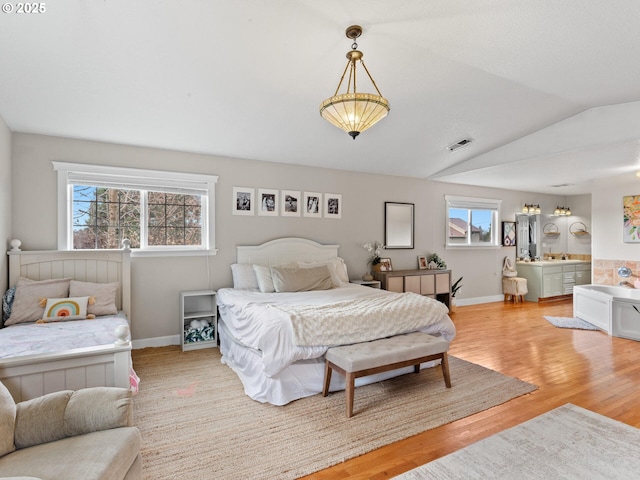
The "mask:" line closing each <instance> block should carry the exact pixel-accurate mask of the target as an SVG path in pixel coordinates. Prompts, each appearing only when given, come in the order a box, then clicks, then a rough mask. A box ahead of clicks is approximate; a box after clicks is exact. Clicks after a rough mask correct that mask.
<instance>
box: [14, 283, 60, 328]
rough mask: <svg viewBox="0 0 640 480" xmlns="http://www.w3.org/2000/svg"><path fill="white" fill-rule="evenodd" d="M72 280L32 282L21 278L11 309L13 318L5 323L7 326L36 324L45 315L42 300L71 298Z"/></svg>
mask: <svg viewBox="0 0 640 480" xmlns="http://www.w3.org/2000/svg"><path fill="white" fill-rule="evenodd" d="M70 282H71V279H70V278H55V279H51V280H39V281H36V280H30V279H28V278H22V277H21V278H19V279H18V283H17V285H16V295H15V297H14V299H13V306H12V307H11V316H10V317H9V319H8V320H7V321H6V322H4V324H5V326H8V325H15V324H16V323H25V322H35V321H36V320H38V319H40V318H42V316H43V315H44V306H40V304H39V302H40V299H42V298H66V297H68V296H69V283H70Z"/></svg>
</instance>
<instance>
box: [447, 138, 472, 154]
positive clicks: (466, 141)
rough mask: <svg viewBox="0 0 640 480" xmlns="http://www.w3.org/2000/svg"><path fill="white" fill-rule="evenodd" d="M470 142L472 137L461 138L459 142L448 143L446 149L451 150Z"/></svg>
mask: <svg viewBox="0 0 640 480" xmlns="http://www.w3.org/2000/svg"><path fill="white" fill-rule="evenodd" d="M471 142H473V138H463V139H462V140H460V141H459V142H456V143H453V144H451V145H449V146H448V147H447V150H449V151H450V152H453V151H455V150H458V149H459V148H462V147H466V146H467V145H469V144H470V143H471Z"/></svg>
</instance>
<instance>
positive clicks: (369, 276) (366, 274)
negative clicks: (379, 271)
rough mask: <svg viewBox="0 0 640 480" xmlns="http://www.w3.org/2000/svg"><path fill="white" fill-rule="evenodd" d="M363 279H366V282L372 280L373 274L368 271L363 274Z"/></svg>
mask: <svg viewBox="0 0 640 480" xmlns="http://www.w3.org/2000/svg"><path fill="white" fill-rule="evenodd" d="M362 280H364V281H365V282H370V281H371V280H373V275H371V273H370V272H367V273H365V274H364V275H363V276H362Z"/></svg>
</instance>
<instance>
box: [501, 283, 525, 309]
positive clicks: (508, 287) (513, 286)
mask: <svg viewBox="0 0 640 480" xmlns="http://www.w3.org/2000/svg"><path fill="white" fill-rule="evenodd" d="M528 292H529V290H528V289H527V279H526V278H521V277H502V293H504V300H505V302H506V301H510V300H513V302H514V303H518V302H524V296H525V295H526V294H527V293H528Z"/></svg>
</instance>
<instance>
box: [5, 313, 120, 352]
mask: <svg viewBox="0 0 640 480" xmlns="http://www.w3.org/2000/svg"><path fill="white" fill-rule="evenodd" d="M119 325H128V322H127V319H126V316H125V315H124V314H123V313H121V314H118V315H114V316H106V317H97V318H96V319H94V320H75V321H68V322H52V323H20V324H17V325H11V326H9V327H5V328H2V329H0V358H13V357H23V356H26V355H36V354H43V353H54V352H60V351H65V350H71V349H74V348H81V347H94V346H98V345H108V344H113V343H114V342H115V341H116V336H115V334H114V331H115V329H116V327H117V326H119Z"/></svg>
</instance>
